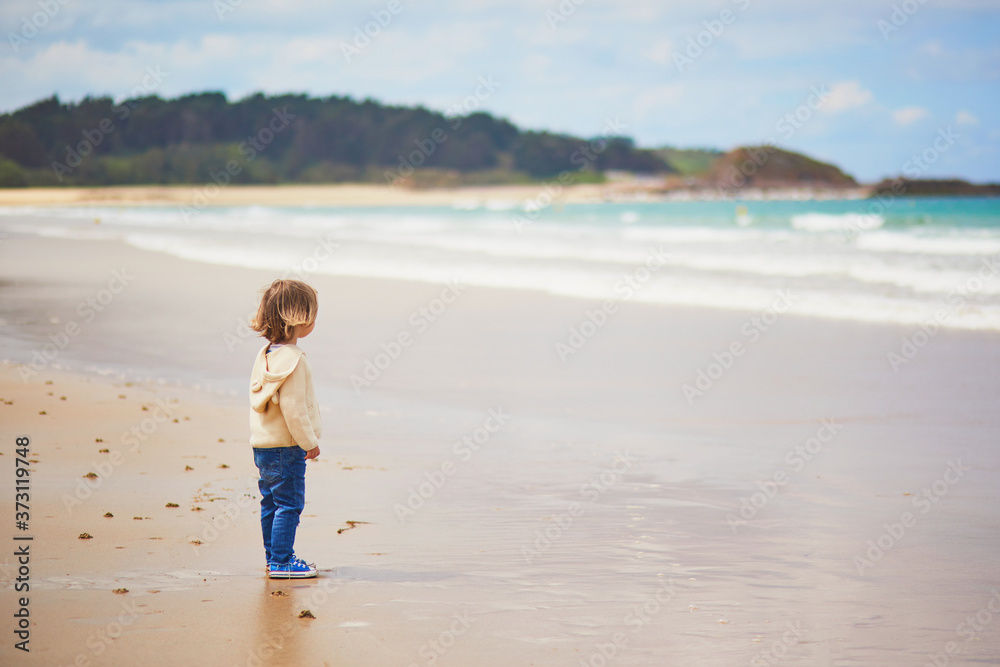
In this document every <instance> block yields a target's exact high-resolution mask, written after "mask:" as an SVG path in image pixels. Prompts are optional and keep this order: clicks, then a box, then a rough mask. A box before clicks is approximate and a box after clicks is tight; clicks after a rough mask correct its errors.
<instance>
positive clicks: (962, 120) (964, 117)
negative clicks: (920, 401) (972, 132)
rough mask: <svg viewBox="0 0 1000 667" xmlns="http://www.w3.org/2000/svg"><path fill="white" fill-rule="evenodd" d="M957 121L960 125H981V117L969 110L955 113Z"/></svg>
mask: <svg viewBox="0 0 1000 667" xmlns="http://www.w3.org/2000/svg"><path fill="white" fill-rule="evenodd" d="M955 122H956V123H958V124H959V125H979V119H978V118H976V117H975V116H973V115H972V114H971V113H969V112H968V111H959V112H958V113H957V114H955Z"/></svg>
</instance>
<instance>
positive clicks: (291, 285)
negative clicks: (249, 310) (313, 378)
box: [250, 280, 319, 343]
mask: <svg viewBox="0 0 1000 667" xmlns="http://www.w3.org/2000/svg"><path fill="white" fill-rule="evenodd" d="M318 308H319V302H318V301H317V299H316V290H315V289H313V288H312V287H311V286H309V285H306V284H305V283H304V282H302V281H300V280H275V281H274V282H273V283H271V285H270V287H268V288H267V289H265V290H263V294H262V296H261V297H260V306H258V308H257V314H256V315H255V316H254V318H253V320H251V321H250V328H251V329H253V330H254V331H256V332H258V333H259V334H260V335H261V336H263V337H264V338H267V339H268V340H269V341H271V342H272V343H286V342H288V341H289V340H291V339H292V336H294V335H295V327H296V326H298V325H300V324H304V325H307V326H308V325H310V324H312V323H313V322H315V321H316V311H317V310H318Z"/></svg>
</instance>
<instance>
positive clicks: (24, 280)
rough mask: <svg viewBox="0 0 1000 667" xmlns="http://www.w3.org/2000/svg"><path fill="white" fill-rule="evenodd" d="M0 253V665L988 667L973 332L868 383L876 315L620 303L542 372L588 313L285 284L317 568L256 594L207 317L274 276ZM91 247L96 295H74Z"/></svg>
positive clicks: (250, 504) (17, 248) (989, 534)
mask: <svg viewBox="0 0 1000 667" xmlns="http://www.w3.org/2000/svg"><path fill="white" fill-rule="evenodd" d="M0 252H2V256H3V261H2V263H0V318H2V319H3V321H4V326H3V329H2V330H0V334H2V335H3V339H4V354H3V356H4V357H5V358H6V359H7V361H8V362H9V363H8V364H7V365H6V366H4V369H3V371H2V373H0V397H2V398H4V399H5V401H4V403H3V404H2V405H0V414H2V415H3V417H2V419H0V423H2V424H3V426H2V437H3V441H4V443H5V444H4V447H3V449H2V450H0V451H2V452H3V456H2V457H0V461H2V462H3V470H4V471H5V472H4V475H5V476H6V478H7V479H9V480H12V479H13V475H14V472H13V471H14V463H13V458H14V451H13V449H14V447H13V439H14V437H15V436H17V435H23V434H27V435H29V436H31V438H32V453H33V455H34V458H36V459H37V462H36V463H33V464H32V473H31V480H32V498H31V505H32V509H31V516H32V518H31V530H30V531H29V532H30V533H31V534H32V536H33V537H34V540H33V541H32V546H31V548H32V560H31V591H30V605H31V606H30V609H31V619H32V634H31V649H32V652H31V654H29V655H27V656H25V655H22V654H20V653H19V652H16V651H15V650H14V649H13V641H12V640H11V637H12V636H13V635H11V634H9V633H8V639H7V640H5V641H4V644H3V645H2V646H0V662H3V663H5V664H6V663H7V662H9V661H10V660H13V659H17V661H18V664H71V663H73V661H74V660H75V659H76V658H77V657H78V656H81V655H82V656H83V657H84V659H86V660H89V661H91V664H112V665H116V664H123V665H124V664H135V663H136V662H142V663H145V664H167V663H173V662H176V661H188V662H191V661H195V662H206V663H207V662H213V663H217V664H289V665H293V664H295V665H297V664H306V665H313V664H315V665H320V664H331V665H334V664H366V665H390V664H394V665H411V664H416V665H430V664H443V665H471V664H475V665H510V664H536V665H557V664H564V665H580V664H584V665H599V664H605V662H606V663H607V664H621V665H663V664H669V665H734V664H748V663H749V664H817V665H826V664H829V665H852V664H879V665H923V664H927V663H928V661H929V660H930V658H929V657H928V656H931V655H938V654H940V655H938V659H939V660H943V659H947V660H948V664H995V663H996V661H997V656H1000V622H998V620H997V618H996V616H997V614H996V613H995V612H994V611H991V608H990V605H991V604H992V608H993V609H996V610H1000V597H995V596H996V595H997V594H996V593H995V591H997V590H1000V566H998V564H997V560H996V554H997V553H1000V531H998V530H997V529H998V527H1000V511H998V509H997V508H998V506H1000V505H998V500H1000V450H998V449H997V447H996V434H997V433H1000V428H998V426H1000V423H998V422H1000V416H998V415H997V412H996V409H995V406H996V401H997V398H998V396H1000V386H998V385H1000V379H998V378H1000V374H998V373H997V371H998V370H1000V346H998V342H1000V338H998V336H997V335H996V334H992V333H973V332H950V331H941V332H938V333H937V334H936V335H935V336H934V337H932V338H931V339H930V341H929V342H928V343H927V344H926V345H925V346H924V347H923V348H921V349H920V350H919V352H918V354H916V356H914V358H913V359H912V361H909V362H908V363H906V364H905V365H903V366H901V367H900V368H899V369H898V372H894V371H893V369H892V368H891V366H890V365H889V363H888V361H887V358H886V355H887V353H888V352H890V351H893V350H899V347H900V339H901V337H902V336H908V335H910V334H911V333H912V332H911V331H909V330H908V329H906V328H901V327H888V326H886V327H878V326H870V325H860V324H851V323H844V322H827V321H821V320H813V319H806V318H798V317H795V316H794V315H783V316H781V317H779V318H777V319H776V320H775V321H773V322H771V323H770V324H769V325H767V328H766V330H764V329H760V328H758V331H759V333H760V335H759V338H758V339H756V340H753V341H751V340H750V339H749V338H747V337H746V336H745V335H744V334H742V333H741V331H743V330H744V329H743V327H744V326H745V325H746V324H747V322H749V321H751V320H750V318H749V317H748V315H747V314H746V313H736V312H726V311H712V310H701V309H683V308H663V307H656V306H650V305H642V304H637V303H626V304H622V305H621V308H620V309H619V310H618V311H617V312H616V313H615V314H614V315H613V316H611V317H610V318H609V319H608V320H607V322H606V324H604V325H603V326H601V327H599V328H595V329H594V333H593V335H591V336H589V337H587V338H586V340H585V341H584V344H583V345H582V346H581V347H580V349H579V350H578V351H576V352H574V353H571V354H569V355H568V356H566V358H565V361H563V360H561V359H560V354H559V352H558V351H557V350H558V348H557V347H556V345H557V343H566V344H569V343H570V342H571V336H572V334H571V331H572V329H574V328H575V329H577V330H578V331H579V330H581V329H582V328H583V324H582V323H583V322H585V321H587V319H588V318H587V312H588V311H590V312H593V311H594V309H595V308H597V307H599V304H595V303H591V302H587V301H581V300H573V299H566V298H558V297H553V296H548V295H545V294H542V293H531V292H518V291H514V290H491V289H486V288H475V287H469V288H466V289H464V290H463V291H462V292H461V295H460V296H459V297H458V298H457V299H456V300H454V302H453V303H452V304H449V305H448V306H447V308H446V309H445V310H444V312H443V314H441V315H440V316H439V317H437V318H436V319H435V321H434V322H432V323H430V325H429V326H428V327H427V328H426V330H425V331H422V332H420V333H419V335H416V330H415V328H414V327H412V325H411V324H410V323H409V322H410V321H409V317H410V316H411V314H412V313H414V312H420V311H419V309H420V308H421V307H430V306H431V305H432V304H434V302H435V299H437V298H440V297H441V295H442V290H443V289H444V287H443V286H441V285H427V284H418V283H402V282H393V281H380V280H368V279H346V278H333V277H329V276H314V277H313V278H312V279H310V281H311V282H313V283H314V284H315V285H316V286H317V288H318V289H319V291H320V299H321V306H320V319H319V322H318V325H317V328H316V332H315V333H314V334H313V335H312V336H310V337H309V338H307V339H305V340H304V341H302V347H303V348H304V349H305V350H306V352H307V354H309V356H310V359H311V361H312V364H313V367H314V369H319V370H318V372H317V381H318V384H319V387H318V388H319V393H320V401H321V403H322V405H323V408H324V438H323V455H322V456H321V457H320V460H319V461H318V462H316V463H314V464H310V467H309V469H308V473H307V475H308V478H307V501H308V504H307V506H306V511H305V516H304V518H303V523H302V526H301V528H300V532H299V537H298V540H297V549H298V551H299V552H300V553H301V554H302V555H303V556H305V557H307V558H308V559H310V560H315V561H317V562H318V564H319V566H320V567H321V568H322V569H323V572H322V575H323V576H322V577H321V578H320V579H318V580H314V581H310V582H297V583H283V582H273V581H272V582H269V581H267V580H266V579H265V578H264V575H263V563H262V562H261V561H262V560H263V558H262V548H261V547H260V545H259V539H260V538H259V525H258V523H257V515H256V511H257V510H256V503H257V499H256V498H251V496H253V495H254V493H255V489H254V488H253V479H254V472H255V469H254V467H253V464H252V458H251V456H250V452H249V450H248V448H247V446H246V444H245V441H246V407H245V406H244V402H243V401H244V397H243V395H242V391H243V389H242V387H243V384H244V382H245V380H244V376H245V375H246V374H247V373H248V372H249V367H250V363H251V360H252V358H253V355H254V353H255V352H256V349H257V342H256V341H254V340H244V339H243V338H241V337H240V335H239V331H240V330H239V327H238V322H239V320H240V318H241V317H245V316H246V314H247V313H248V311H249V310H250V308H252V306H253V303H254V299H255V292H256V290H257V289H258V288H259V287H261V286H262V285H264V284H265V283H266V282H267V281H269V280H270V279H271V278H272V277H273V276H272V275H271V274H269V273H266V272H258V271H251V270H245V269H237V268H226V267H217V266H210V265H206V264H198V263H194V262H187V261H183V260H179V259H174V258H171V257H167V256H164V255H157V254H154V253H148V252H144V251H139V250H136V249H133V248H129V247H127V246H124V245H122V244H119V243H115V242H97V241H69V240H55V239H39V238H25V237H12V238H8V239H5V240H4V241H3V244H2V246H0ZM114 271H119V272H120V273H121V272H124V274H123V275H125V276H126V278H127V282H128V284H127V286H125V287H124V288H123V289H121V290H120V291H119V292H118V293H114V294H113V296H109V297H108V299H107V303H106V304H102V303H101V298H102V290H108V292H109V293H110V292H112V288H113V287H116V286H117V285H114V284H112V282H111V281H112V280H114V274H113V272H114ZM88 299H95V301H93V302H92V303H95V304H97V305H100V306H102V307H101V309H100V311H97V308H96V307H94V306H91V308H92V309H93V310H94V315H93V317H92V318H91V319H89V320H88V316H89V315H88V313H89V311H88V310H87V306H84V307H83V309H82V310H81V304H88V303H91V302H88ZM71 323H73V324H76V325H77V326H78V328H79V331H78V332H77V333H75V334H73V335H72V336H70V337H69V342H67V344H66V345H65V347H64V348H63V349H60V350H59V351H58V354H56V355H55V358H54V360H51V361H50V362H49V363H45V364H43V363H41V362H38V360H37V358H35V357H34V353H35V352H39V351H40V352H44V351H45V350H46V348H45V345H47V344H50V343H51V344H52V345H55V344H56V343H55V342H53V338H52V336H55V337H56V338H57V339H58V334H59V332H60V331H62V332H66V331H67V329H66V327H67V326H68V325H69V324H71ZM754 326H756V325H754ZM588 330H589V329H588ZM401 332H408V333H411V334H413V335H414V338H413V341H412V343H411V344H410V345H407V346H405V347H402V346H401V348H400V349H399V350H398V354H396V355H395V356H396V358H395V359H392V360H391V363H387V364H386V365H385V367H384V368H382V369H380V370H379V372H378V373H372V374H371V375H370V377H373V378H374V379H372V380H370V382H371V384H370V385H364V386H362V387H361V388H360V390H357V391H356V390H355V387H356V386H358V385H357V384H356V383H354V384H352V381H351V376H352V375H354V376H358V377H365V376H364V372H365V368H366V362H367V361H372V362H373V363H374V362H381V361H382V360H383V358H380V357H379V355H380V354H383V353H384V354H386V355H389V356H392V355H391V354H390V353H391V352H392V350H393V348H392V345H391V341H393V340H397V339H398V336H399V334H400V333H401ZM734 341H739V342H741V343H743V344H744V346H745V353H743V354H741V355H740V356H739V357H735V358H733V359H731V360H730V359H728V358H727V357H726V354H725V351H726V350H727V349H730V346H731V345H732V343H733V342H734ZM53 349H54V348H50V349H49V351H50V352H51V351H52V350H53ZM385 359H388V357H386V358H385ZM33 360H34V363H35V368H32V366H31V364H32V363H33ZM716 366H717V367H716ZM725 366H728V368H724V367H725ZM26 369H27V370H26ZM34 370H37V374H32V372H33V371H34ZM702 371H704V372H705V375H706V378H705V379H703V380H701V381H700V384H699V379H698V378H699V373H700V372H702ZM102 373H103V375H102ZM25 374H26V375H28V377H27V381H26V382H25V381H22V379H21V376H22V375H25ZM709 376H714V377H709ZM47 382H51V383H52V384H46V383H47ZM128 382H131V383H132V384H131V386H129V385H128V384H127V383H128ZM684 385H690V386H693V387H695V388H699V387H701V388H699V389H698V390H699V391H701V392H702V393H701V394H700V395H696V394H691V393H690V392H689V393H688V397H690V398H691V400H690V401H689V400H688V398H686V397H685V391H684ZM49 392H51V394H52V395H49ZM120 395H123V396H124V397H125V398H119V396H120ZM63 396H65V397H66V400H62V397H63ZM7 401H13V404H12V405H8V404H7ZM161 401H162V402H161ZM144 406H145V407H146V408H148V409H147V410H143V409H142V408H143V407H144ZM167 411H169V413H170V414H169V416H168V418H167V419H163V420H161V421H157V417H158V416H161V415H165V414H167ZM41 412H45V413H46V414H40V413H41ZM186 418H189V419H186ZM173 419H177V420H178V421H177V422H174V421H173ZM146 420H152V422H148V421H146ZM144 425H145V426H146V427H147V428H146V430H148V431H149V432H148V433H147V432H146V431H144V430H143V426H144ZM133 427H136V428H137V429H138V432H139V433H140V434H142V436H144V438H143V439H140V442H139V443H138V445H139V446H138V447H136V446H135V444H136V443H135V442H133V441H132V440H130V439H128V435H129V434H130V433H131V429H132V428H133ZM97 438H101V439H102V440H103V443H102V442H97V441H96V440H97ZM135 439H139V438H138V436H135ZM105 448H106V449H108V450H109V451H108V452H107V453H102V452H100V451H99V450H100V449H105ZM133 449H134V451H133ZM115 452H118V453H119V454H120V456H119V457H116V460H120V463H118V464H114V463H110V460H111V457H112V456H113V455H114V453H115ZM221 465H228V466H229V467H228V468H221V467H220V466H221ZM108 466H110V469H109V468H108ZM186 467H191V468H192V470H187V469H186ZM88 472H94V473H95V474H97V475H98V476H97V477H96V478H91V479H89V480H88V479H86V478H84V475H86V474H87V473H88ZM88 482H89V483H90V484H91V485H93V488H90V491H91V493H90V494H89V495H87V494H86V489H87V488H89V487H87V486H86V485H87V483H88ZM81 484H83V485H84V486H83V487H81ZM4 486H5V488H8V489H12V487H13V484H10V485H8V484H7V483H6V482H5V485H4ZM77 490H79V493H80V495H84V496H86V497H85V498H78V499H79V500H80V504H79V505H76V504H75V503H71V502H70V503H67V501H66V498H67V496H68V497H70V498H74V497H76V495H75V494H76V492H77ZM12 493H13V491H12V490H11V491H10V492H9V493H8V494H7V496H6V497H4V498H2V499H0V516H4V517H7V518H8V525H12V524H13V516H14V514H13V513H14V507H13V502H12V501H13V497H12ZM247 494H249V495H247ZM168 502H173V503H176V504H177V505H178V507H176V508H168V507H166V504H167V503H168ZM195 507H201V508H202V509H201V510H194V509H193V508H195ZM106 512H111V513H112V514H113V515H114V516H113V517H111V518H105V517H104V514H105V513H106ZM133 516H141V517H143V518H142V520H136V519H133ZM146 517H149V518H146ZM349 521H354V522H366V523H357V524H355V525H354V527H353V528H350V524H348V523H347V522H349ZM897 524H898V525H897ZM347 528H349V529H347ZM342 529H347V530H343V531H342V532H339V531H341V530H342ZM8 532H9V533H10V535H9V536H8V538H7V539H8V540H10V538H11V537H13V534H14V533H15V532H17V531H15V530H14V529H13V528H10V529H9V531H8ZM82 532H87V533H89V534H91V535H92V536H93V538H92V539H87V540H80V539H79V537H78V536H79V534H80V533H82ZM193 540H198V541H201V544H200V545H198V544H192V541H193ZM9 543H10V544H13V541H12V540H11V541H10V542H9ZM880 545H881V546H880ZM119 547H122V548H119ZM8 551H11V550H8ZM11 565H13V557H12V556H9V557H8V559H7V561H6V566H5V568H4V570H3V583H4V590H3V592H2V594H0V605H2V608H3V610H4V613H5V614H8V613H13V611H14V610H15V609H16V605H17V601H16V598H17V595H16V594H15V592H14V591H13V590H12V588H11V586H12V583H13V578H14V577H13V574H14V570H12V569H11ZM121 588H127V589H128V592H127V593H121V594H115V593H114V592H113V591H114V590H115V589H121ZM279 590H280V591H282V592H284V593H286V595H283V596H276V595H272V593H275V592H277V591H279ZM994 599H996V601H993V600H994ZM303 609H310V610H311V611H312V613H313V614H314V615H315V617H316V618H315V619H299V618H298V614H299V613H300V612H301V611H302V610H303ZM7 610H11V611H10V612H8V611H7ZM977 614H978V615H979V617H978V618H979V620H978V621H976V620H975V618H976V615H977ZM970 615H971V617H972V618H973V619H974V620H973V624H974V625H968V624H966V625H961V624H963V623H966V619H967V618H968V617H970ZM8 618H10V617H9V616H8ZM126 621H127V622H126ZM976 628H978V630H977V629H976ZM110 635H114V638H112V637H111V636H110ZM949 650H950V651H951V654H950V655H948V651H949ZM942 656H944V657H942ZM931 664H933V663H931Z"/></svg>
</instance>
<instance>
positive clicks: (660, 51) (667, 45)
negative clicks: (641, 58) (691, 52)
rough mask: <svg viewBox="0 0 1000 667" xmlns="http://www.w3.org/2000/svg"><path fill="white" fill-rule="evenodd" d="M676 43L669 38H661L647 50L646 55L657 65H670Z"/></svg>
mask: <svg viewBox="0 0 1000 667" xmlns="http://www.w3.org/2000/svg"><path fill="white" fill-rule="evenodd" d="M673 51H674V44H673V42H671V41H670V40H669V39H660V40H658V41H657V42H656V43H655V44H653V45H652V46H651V47H649V49H648V50H647V51H646V52H645V54H644V55H645V56H646V57H647V58H649V59H650V60H652V61H653V62H654V63H656V64H657V65H669V64H670V56H671V54H673Z"/></svg>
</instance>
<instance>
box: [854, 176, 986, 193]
mask: <svg viewBox="0 0 1000 667" xmlns="http://www.w3.org/2000/svg"><path fill="white" fill-rule="evenodd" d="M879 195H890V196H902V197H1000V183H988V184H985V185H976V184H974V183H969V182H968V181H963V180H961V179H957V178H954V179H911V178H897V179H888V178H887V179H885V180H884V181H881V182H879V183H877V184H875V186H874V187H873V188H872V193H871V196H873V197H877V196H879Z"/></svg>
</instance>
